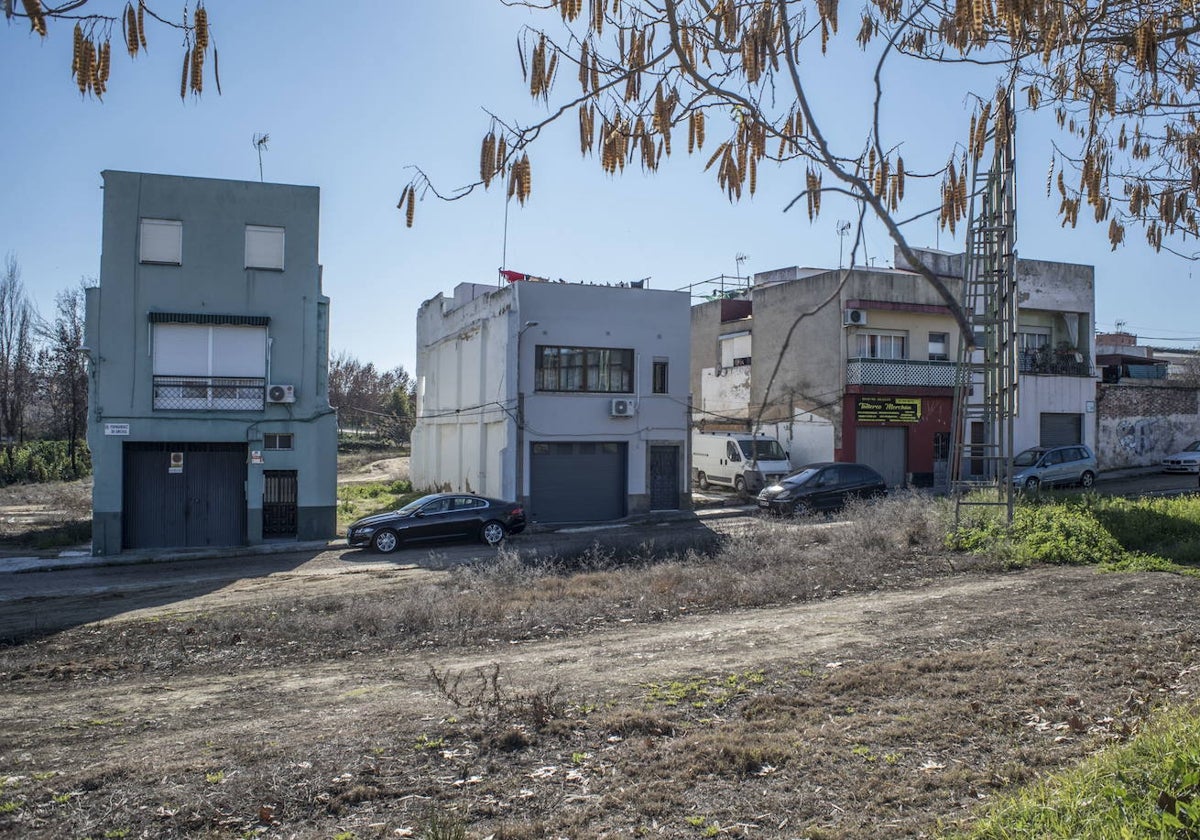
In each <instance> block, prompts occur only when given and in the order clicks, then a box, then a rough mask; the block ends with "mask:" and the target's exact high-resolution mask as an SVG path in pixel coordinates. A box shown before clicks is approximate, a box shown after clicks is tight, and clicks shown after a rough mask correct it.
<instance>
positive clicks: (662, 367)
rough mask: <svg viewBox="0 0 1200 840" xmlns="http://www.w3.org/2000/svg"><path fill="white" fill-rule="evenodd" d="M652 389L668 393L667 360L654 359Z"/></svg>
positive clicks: (660, 392)
mask: <svg viewBox="0 0 1200 840" xmlns="http://www.w3.org/2000/svg"><path fill="white" fill-rule="evenodd" d="M652 385H653V387H652V388H651V390H653V391H654V393H656V394H665V393H667V360H666V359H655V360H654V381H653V383H652Z"/></svg>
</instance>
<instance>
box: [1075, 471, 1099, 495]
mask: <svg viewBox="0 0 1200 840" xmlns="http://www.w3.org/2000/svg"><path fill="white" fill-rule="evenodd" d="M1079 483H1080V484H1081V485H1083V489H1084V490H1090V489H1091V487H1092V485H1094V484H1095V483H1096V474H1095V473H1093V472H1092V471H1091V470H1084V471H1083V475H1081V476H1079Z"/></svg>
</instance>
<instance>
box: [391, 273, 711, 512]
mask: <svg viewBox="0 0 1200 840" xmlns="http://www.w3.org/2000/svg"><path fill="white" fill-rule="evenodd" d="M689 319H690V314H689V298H688V295H687V294H686V293H684V292H672V291H663V290H654V289H646V288H631V287H628V286H596V285H584V284H578V283H551V282H542V281H533V280H522V281H518V282H514V283H511V284H509V285H505V286H502V287H497V286H488V285H482V284H475V283H462V284H459V285H458V286H457V287H456V288H455V290H454V294H453V296H452V297H446V296H443V295H438V296H436V297H434V298H432V299H430V300H428V301H426V302H425V303H424V304H422V306H421V309H420V312H419V313H418V316H417V366H416V379H417V422H416V427H415V428H414V429H413V434H412V480H413V485H414V487H416V488H418V489H451V490H456V491H470V492H475V493H480V494H482V495H487V496H498V497H501V498H506V499H516V500H518V501H521V502H522V504H523V505H524V506H525V508H526V515H527V516H528V517H529V518H530V520H531V521H533V522H535V523H536V522H545V523H551V522H575V521H578V522H588V521H610V520H614V519H620V518H622V517H625V516H628V515H631V514H635V513H645V512H649V511H652V510H675V509H679V508H684V507H688V506H690V498H691V497H690V492H689V489H688V481H687V439H688V410H689V406H688V391H689V378H690V377H689V358H690V353H689V342H688V330H689Z"/></svg>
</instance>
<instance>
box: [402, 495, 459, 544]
mask: <svg viewBox="0 0 1200 840" xmlns="http://www.w3.org/2000/svg"><path fill="white" fill-rule="evenodd" d="M451 501H452V499H450V498H445V499H434V500H433V501H432V502H429V503H428V504H425V505H421V507H420V508H419V509H418V510H417V512H416V513H414V514H413V517H412V522H411V523H410V524H409V526H408V528H407V529H406V530H405V532H404V535H403V536H404V539H407V540H436V539H441V538H442V537H444V536H446V531H447V529H448V528H449V527H450V504H451Z"/></svg>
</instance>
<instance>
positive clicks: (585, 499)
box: [529, 442, 628, 522]
mask: <svg viewBox="0 0 1200 840" xmlns="http://www.w3.org/2000/svg"><path fill="white" fill-rule="evenodd" d="M627 448H628V447H627V446H626V444H624V443H597V442H587V443H576V442H571V443H564V442H554V443H549V442H538V443H534V444H532V446H531V451H530V465H529V508H530V510H529V515H530V517H531V518H532V519H533V521H535V522H606V521H610V520H613V519H620V518H621V517H623V516H624V515H625V511H626V495H627V490H626V488H627V487H628V482H627V480H626V475H627V472H626V463H627V458H626V451H627Z"/></svg>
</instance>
